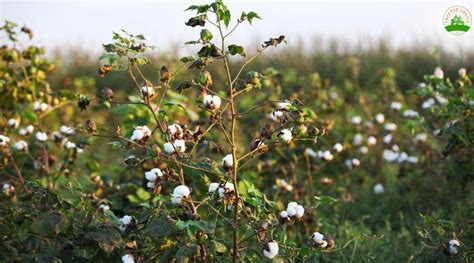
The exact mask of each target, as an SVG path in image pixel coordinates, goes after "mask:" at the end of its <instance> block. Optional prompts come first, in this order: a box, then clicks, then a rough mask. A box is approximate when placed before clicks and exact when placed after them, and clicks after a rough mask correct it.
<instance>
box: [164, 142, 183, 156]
mask: <svg viewBox="0 0 474 263" xmlns="http://www.w3.org/2000/svg"><path fill="white" fill-rule="evenodd" d="M163 149H164V150H165V152H166V153H168V154H172V153H175V152H176V151H177V152H178V153H184V152H185V151H186V144H185V142H184V140H176V141H174V142H173V143H170V142H167V143H165V144H163Z"/></svg>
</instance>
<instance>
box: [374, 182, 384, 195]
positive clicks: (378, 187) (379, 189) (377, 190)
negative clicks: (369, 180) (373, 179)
mask: <svg viewBox="0 0 474 263" xmlns="http://www.w3.org/2000/svg"><path fill="white" fill-rule="evenodd" d="M384 191H385V188H384V187H383V185H382V184H381V183H378V184H376V185H374V193H375V194H382V193H383V192H384Z"/></svg>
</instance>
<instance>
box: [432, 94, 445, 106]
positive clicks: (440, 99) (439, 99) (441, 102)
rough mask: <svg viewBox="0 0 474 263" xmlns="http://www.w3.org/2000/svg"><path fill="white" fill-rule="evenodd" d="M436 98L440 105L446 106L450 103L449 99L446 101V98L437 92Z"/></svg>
mask: <svg viewBox="0 0 474 263" xmlns="http://www.w3.org/2000/svg"><path fill="white" fill-rule="evenodd" d="M435 98H436V100H437V101H438V103H439V104H441V105H444V104H446V103H448V99H446V98H445V97H443V96H442V95H441V94H439V93H438V92H436V94H435Z"/></svg>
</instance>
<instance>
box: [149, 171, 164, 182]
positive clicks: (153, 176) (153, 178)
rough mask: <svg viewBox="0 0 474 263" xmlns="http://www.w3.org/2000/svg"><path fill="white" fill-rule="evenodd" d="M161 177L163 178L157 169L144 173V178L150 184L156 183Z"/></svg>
mask: <svg viewBox="0 0 474 263" xmlns="http://www.w3.org/2000/svg"><path fill="white" fill-rule="evenodd" d="M162 176H163V172H162V171H161V170H160V169H159V168H153V169H151V170H150V171H148V172H145V178H146V179H147V180H148V181H151V182H154V181H156V178H158V177H162Z"/></svg>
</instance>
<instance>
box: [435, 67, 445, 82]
mask: <svg viewBox="0 0 474 263" xmlns="http://www.w3.org/2000/svg"><path fill="white" fill-rule="evenodd" d="M433 75H434V76H435V77H437V78H438V79H443V77H444V72H443V70H442V69H441V67H437V68H435V70H434V73H433Z"/></svg>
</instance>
